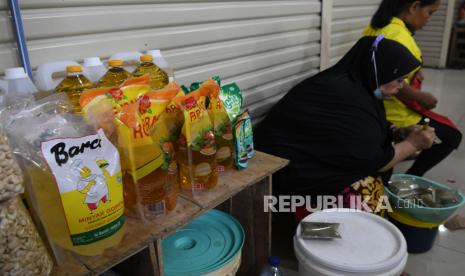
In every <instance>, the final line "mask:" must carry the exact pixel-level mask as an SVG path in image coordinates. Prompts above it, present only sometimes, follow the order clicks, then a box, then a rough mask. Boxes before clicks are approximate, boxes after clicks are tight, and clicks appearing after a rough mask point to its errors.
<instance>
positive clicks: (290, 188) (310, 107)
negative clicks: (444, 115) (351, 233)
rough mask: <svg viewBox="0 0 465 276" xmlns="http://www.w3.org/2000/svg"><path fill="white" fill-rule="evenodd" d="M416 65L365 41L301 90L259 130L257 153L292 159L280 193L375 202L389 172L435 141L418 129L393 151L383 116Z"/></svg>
mask: <svg viewBox="0 0 465 276" xmlns="http://www.w3.org/2000/svg"><path fill="white" fill-rule="evenodd" d="M418 66H420V63H419V62H418V61H417V60H416V59H415V58H414V57H413V56H412V54H411V53H410V52H409V51H408V50H407V48H405V47H404V46H403V45H401V44H399V43H397V42H395V41H392V40H388V39H383V37H382V36H380V37H364V38H362V39H360V40H359V41H358V42H357V44H356V45H355V46H354V47H353V48H352V49H351V50H350V51H349V52H348V53H347V54H346V55H345V56H344V57H343V58H342V60H341V61H339V63H337V64H336V65H335V66H333V67H332V68H330V69H328V70H326V71H323V72H321V73H319V74H318V75H316V76H314V77H311V78H309V79H306V80H304V81H303V82H301V83H300V84H298V85H297V86H295V87H294V88H293V89H292V90H291V91H290V92H289V93H288V94H286V96H284V98H282V99H281V100H280V101H279V102H278V103H277V104H276V105H275V106H274V107H273V108H272V110H271V111H270V113H269V114H268V115H267V117H266V118H265V120H264V121H263V122H262V123H261V124H260V125H259V126H258V128H257V130H256V132H255V137H256V145H257V148H258V149H260V150H262V151H265V152H268V153H271V154H274V155H277V156H281V157H283V158H286V159H289V160H290V164H289V166H288V167H286V168H285V169H283V170H282V171H280V172H279V173H278V174H276V177H275V176H273V182H274V183H276V186H275V191H276V192H277V193H278V194H284V195H305V196H306V195H310V196H317V195H338V194H341V193H342V192H343V191H344V192H345V193H347V192H351V193H359V194H364V195H366V194H368V195H370V196H372V197H373V198H376V201H377V198H379V196H380V195H382V193H383V190H382V183H383V178H384V180H386V178H387V177H389V175H387V174H388V173H387V172H389V171H390V170H391V169H392V167H393V166H394V165H395V164H397V163H399V162H400V161H402V160H403V159H405V158H407V157H408V156H410V155H412V154H413V153H415V152H416V151H417V150H421V149H425V148H429V147H430V146H431V144H432V142H433V139H434V130H433V129H431V128H424V129H423V128H421V129H420V128H415V129H413V130H411V131H410V134H409V135H408V137H407V138H406V139H405V140H404V141H402V142H400V143H398V144H396V145H393V144H392V141H393V135H392V128H391V127H390V125H389V123H388V122H387V121H386V116H385V112H384V107H383V102H382V99H383V98H385V97H390V96H392V95H394V94H396V93H397V92H398V91H399V89H400V88H401V87H402V83H403V78H404V77H405V76H406V75H407V74H408V73H409V72H411V71H413V70H414V69H416V68H417V67H418ZM360 183H362V184H361V185H360ZM349 190H350V191H349ZM372 203H373V204H372V205H371V206H370V207H375V206H376V205H375V204H376V202H372ZM373 205H374V206H373Z"/></svg>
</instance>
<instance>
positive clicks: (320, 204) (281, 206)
mask: <svg viewBox="0 0 465 276" xmlns="http://www.w3.org/2000/svg"><path fill="white" fill-rule="evenodd" d="M371 201H372V198H371V196H361V195H353V196H350V197H349V198H348V199H345V200H344V196H342V195H338V196H330V195H324V196H316V197H313V200H312V198H311V197H310V196H305V197H304V196H298V195H292V196H291V195H280V196H271V195H270V196H265V197H264V200H263V203H264V204H263V211H264V212H265V213H267V212H280V213H289V212H295V211H296V210H297V208H301V207H305V209H307V211H308V212H310V213H313V212H316V211H321V210H325V209H334V208H348V209H351V210H354V211H360V210H363V211H366V212H370V213H379V212H381V211H382V210H386V211H387V212H392V211H393V209H392V207H391V204H390V203H389V199H388V197H387V196H386V195H384V196H380V197H379V198H378V199H377V201H376V202H375V203H376V204H372V202H371ZM370 203H371V204H370ZM374 205H375V206H376V207H375V208H373V207H370V206H374Z"/></svg>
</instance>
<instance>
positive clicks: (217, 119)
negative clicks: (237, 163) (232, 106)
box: [203, 80, 234, 173]
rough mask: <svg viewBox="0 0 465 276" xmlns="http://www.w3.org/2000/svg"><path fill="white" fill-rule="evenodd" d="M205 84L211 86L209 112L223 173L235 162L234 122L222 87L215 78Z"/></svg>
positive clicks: (219, 170) (217, 158) (218, 167)
mask: <svg viewBox="0 0 465 276" xmlns="http://www.w3.org/2000/svg"><path fill="white" fill-rule="evenodd" d="M203 85H208V86H211V89H210V91H211V92H210V95H209V100H210V104H209V106H208V114H209V116H210V120H211V121H212V124H213V130H214V134H215V141H216V147H217V151H216V162H217V164H218V166H217V171H218V172H219V173H222V172H225V171H227V170H229V169H231V168H232V166H233V163H234V162H233V161H234V160H233V150H234V141H233V132H232V123H231V120H230V119H229V116H228V113H227V112H226V110H225V109H224V106H223V101H222V100H221V99H220V87H219V86H218V85H217V84H216V82H214V81H213V80H208V81H206V82H204V83H203Z"/></svg>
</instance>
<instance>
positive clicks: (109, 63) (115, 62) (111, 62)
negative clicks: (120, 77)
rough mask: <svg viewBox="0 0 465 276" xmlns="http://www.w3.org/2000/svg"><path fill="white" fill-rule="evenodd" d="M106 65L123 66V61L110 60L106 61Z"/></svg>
mask: <svg viewBox="0 0 465 276" xmlns="http://www.w3.org/2000/svg"><path fill="white" fill-rule="evenodd" d="M108 65H110V66H111V67H115V66H123V61H122V60H121V59H111V60H109V61H108Z"/></svg>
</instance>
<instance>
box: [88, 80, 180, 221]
mask: <svg viewBox="0 0 465 276" xmlns="http://www.w3.org/2000/svg"><path fill="white" fill-rule="evenodd" d="M148 82H149V79H148V77H147V76H144V77H142V78H138V79H131V80H128V81H126V82H125V83H123V85H122V86H121V87H120V88H112V89H109V90H108V92H107V93H106V96H107V97H108V98H111V100H112V101H113V104H114V110H115V113H116V118H115V119H116V124H117V126H118V128H117V130H118V148H119V151H120V154H121V162H122V166H123V174H124V177H123V178H124V196H125V204H126V206H127V208H128V209H129V211H132V212H133V211H136V212H137V213H138V215H139V216H140V217H141V218H142V219H143V220H151V219H153V218H155V217H156V216H158V215H161V214H164V213H165V212H166V211H171V210H172V209H174V207H175V206H176V198H177V190H176V180H177V166H176V163H175V162H174V147H173V146H172V145H171V144H170V143H165V142H166V141H164V140H163V139H165V138H166V137H168V136H169V132H168V129H163V128H160V129H159V132H157V136H156V137H157V140H154V139H153V138H152V136H151V135H150V133H151V129H152V128H153V127H154V125H155V123H156V122H157V121H158V120H159V118H160V116H161V114H162V113H163V112H164V111H165V109H166V107H167V106H168V104H169V103H170V101H171V100H172V98H173V97H174V96H175V95H176V94H177V93H178V89H175V88H166V89H161V90H153V91H152V90H150V87H149V86H148ZM90 93H92V91H90ZM95 94H98V92H95ZM165 140H166V139H165ZM170 160H172V162H170Z"/></svg>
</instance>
